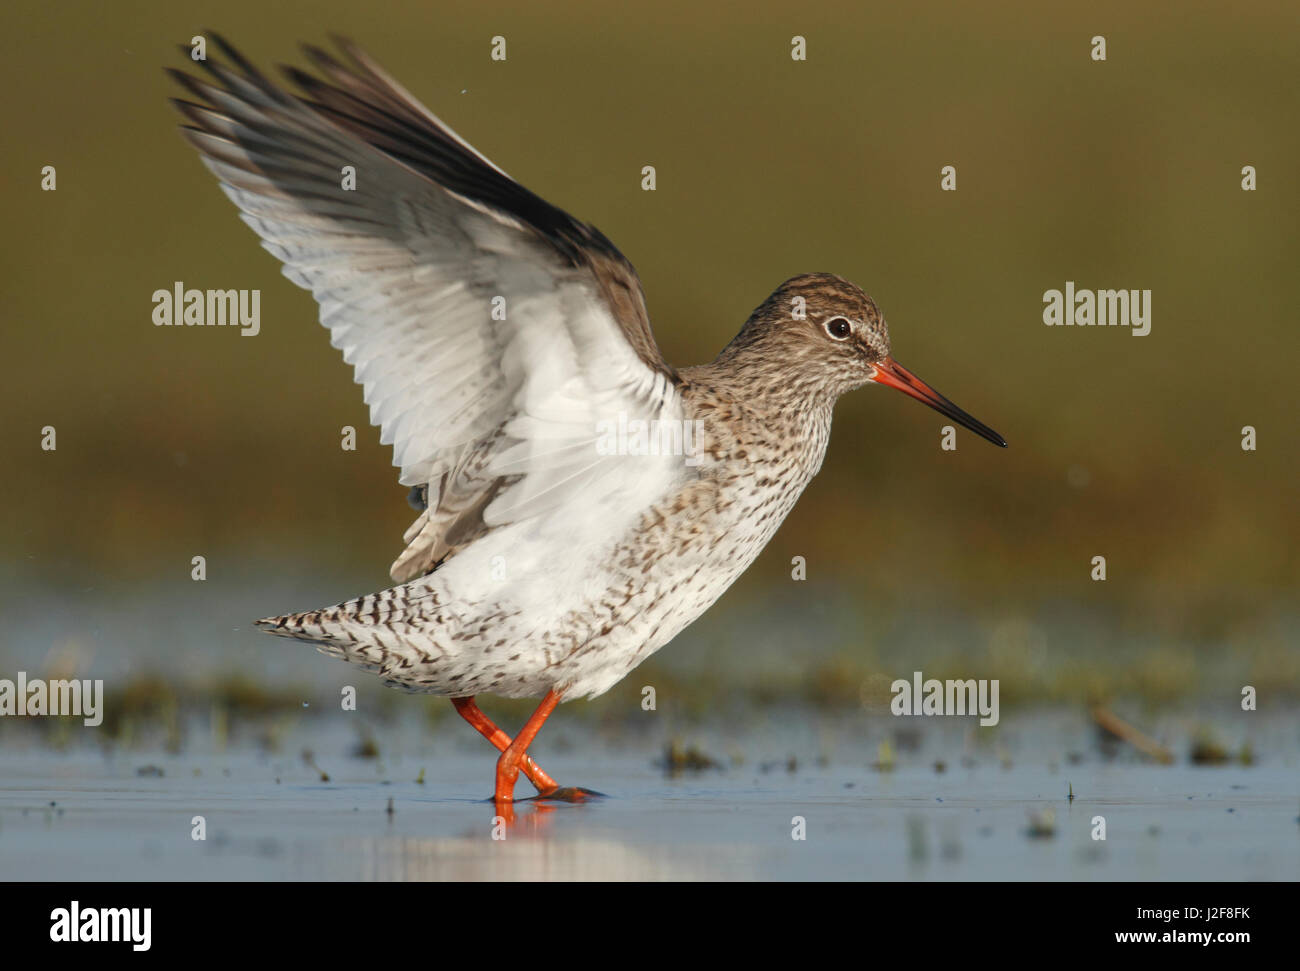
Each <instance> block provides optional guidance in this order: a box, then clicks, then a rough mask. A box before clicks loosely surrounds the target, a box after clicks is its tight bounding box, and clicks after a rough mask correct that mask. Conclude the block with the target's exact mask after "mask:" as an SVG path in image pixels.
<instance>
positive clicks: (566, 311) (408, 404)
mask: <svg viewBox="0 0 1300 971" xmlns="http://www.w3.org/2000/svg"><path fill="white" fill-rule="evenodd" d="M214 40H215V41H216V43H217V46H218V47H219V48H220V49H221V51H222V52H223V53H224V55H225V57H226V58H227V59H228V60H229V61H230V62H231V64H232V65H233V66H231V67H227V66H224V65H222V64H220V63H217V62H215V61H213V60H207V61H204V62H201V63H202V66H203V67H204V68H205V69H206V70H207V72H208V73H209V74H210V75H211V80H200V79H197V78H193V77H191V76H189V75H187V74H184V73H182V72H179V71H171V72H170V73H171V74H172V76H173V77H174V78H175V79H176V80H177V81H178V82H179V83H180V84H181V85H182V86H183V87H184V88H185V89H186V90H187V91H188V92H189V93H190V94H191V95H192V96H193V97H194V99H196V100H194V101H191V100H181V99H173V103H174V104H175V105H176V107H177V108H178V109H179V110H180V111H181V112H182V113H183V114H184V115H185V117H186V118H187V119H188V122H189V124H187V125H185V126H183V127H182V131H183V132H184V134H185V135H186V137H187V138H188V139H189V140H190V142H191V143H193V145H194V146H195V147H196V148H197V149H198V150H199V152H200V154H201V155H202V158H203V161H204V163H205V164H206V165H207V166H208V168H209V169H211V170H212V172H213V173H214V174H215V175H216V176H217V178H218V179H219V180H220V181H221V187H222V188H223V189H224V190H225V192H226V194H227V195H228V196H229V197H230V198H231V200H233V201H234V203H235V205H236V206H238V207H239V208H240V210H241V211H242V213H243V219H244V221H245V222H247V223H248V224H249V225H250V226H251V227H252V228H253V229H254V230H255V231H256V232H257V234H258V235H259V236H261V237H262V241H263V246H265V247H266V249H268V250H270V251H271V252H272V253H273V254H275V255H276V256H277V257H278V258H279V259H280V260H281V261H283V263H284V274H285V276H287V277H288V278H289V279H290V280H292V281H293V282H295V283H297V284H298V285H299V286H302V287H304V288H306V289H308V290H310V291H311V292H312V294H313V296H315V298H316V300H317V302H318V303H319V304H320V319H321V323H322V324H324V325H325V327H327V328H328V329H329V331H330V340H331V343H332V344H333V345H334V346H335V347H337V348H339V349H340V350H341V351H342V352H343V356H344V359H345V360H346V361H347V362H348V363H350V364H352V365H353V367H354V369H355V374H356V380H357V382H358V383H359V384H361V385H363V386H364V389H365V400H366V403H367V404H368V405H369V406H370V418H371V421H372V422H373V423H374V424H376V425H378V426H379V427H380V429H381V440H382V441H383V442H384V443H385V444H390V445H392V446H393V451H394V459H393V462H394V465H396V466H398V467H399V468H400V469H401V478H400V481H401V482H402V483H403V484H404V485H409V486H417V487H425V501H426V503H427V508H426V509H425V510H424V511H423V513H422V514H421V516H420V518H419V519H417V520H416V522H415V523H414V524H413V525H412V527H411V529H410V530H408V532H407V534H406V541H407V543H408V546H407V549H406V551H405V552H404V553H403V554H402V556H401V557H400V558H399V559H398V560H397V562H396V563H394V564H393V567H392V575H393V579H394V580H397V581H403V580H408V579H411V578H414V577H417V576H420V575H422V574H424V573H427V572H429V571H430V570H432V569H434V568H435V567H436V566H437V565H438V564H439V563H440V562H441V561H442V560H443V559H444V558H446V557H447V556H449V555H451V554H453V553H455V552H456V550H457V549H459V548H461V547H463V546H464V545H465V544H467V543H469V542H470V541H472V540H473V539H475V538H476V537H478V536H480V535H482V534H483V533H484V532H485V531H486V530H489V529H492V528H495V527H497V526H501V525H504V524H506V523H510V522H515V521H518V520H520V519H525V518H528V517H533V516H538V515H541V514H544V513H546V512H547V511H549V510H552V509H554V508H556V507H557V506H558V505H561V504H569V503H576V504H579V505H578V506H575V508H579V507H580V506H581V504H585V503H588V502H592V501H596V500H600V501H608V500H611V499H613V498H616V497H614V496H612V495H611V492H616V491H617V490H618V489H619V488H622V487H623V486H622V483H625V482H626V479H627V476H626V475H619V473H618V470H617V469H616V468H615V466H616V465H617V462H616V461H611V460H610V458H609V457H608V456H607V455H602V454H600V452H599V450H598V449H597V447H596V440H597V434H596V430H597V427H598V423H599V422H601V421H610V420H614V419H616V418H617V417H618V416H619V415H620V414H624V415H631V416H634V417H636V418H640V419H645V420H659V421H680V419H681V417H682V406H681V398H680V396H679V394H678V386H679V382H678V378H677V375H676V372H674V370H673V369H672V368H671V367H670V366H668V365H667V364H666V363H665V362H664V360H663V357H662V356H661V354H660V352H659V349H658V347H657V346H656V344H655V341H654V337H653V335H652V334H651V331H650V322H649V319H648V316H647V313H646V308H645V300H644V296H643V294H642V290H641V284H640V281H639V280H638V279H637V275H636V271H635V270H634V269H633V268H632V266H631V264H629V263H628V262H627V260H626V259H625V258H624V257H623V256H622V254H621V253H619V252H618V250H617V249H616V248H615V247H614V245H613V244H612V243H610V242H609V240H607V239H606V238H605V237H604V236H603V235H602V234H601V233H600V232H599V231H598V230H596V229H595V228H594V227H591V226H588V225H586V224H584V223H581V222H579V221H577V220H575V219H573V218H572V217H571V216H569V215H568V214H566V213H564V212H562V211H561V210H559V209H557V208H555V207H554V206H552V205H550V204H549V203H547V202H545V201H544V200H542V199H540V198H539V197H537V196H535V195H533V194H532V193H531V192H529V191H528V190H527V189H525V188H523V187H522V186H520V185H519V184H518V183H516V182H515V181H514V180H513V179H511V178H510V177H509V176H507V175H506V174H505V173H504V172H502V171H501V169H499V168H497V167H496V166H495V165H493V164H492V163H491V162H489V161H488V160H487V159H486V158H484V157H483V156H482V155H480V154H479V153H478V152H477V151H475V150H474V149H473V148H471V147H470V146H469V145H468V144H467V143H466V142H465V141H464V140H462V139H461V138H460V137H459V136H457V135H456V134H455V133H454V132H453V131H452V130H451V129H449V128H448V127H447V126H446V125H444V124H443V123H442V122H441V121H439V120H438V119H437V118H436V117H435V116H434V115H433V114H432V113H430V112H429V111H428V109H426V108H425V107H424V106H423V105H421V104H419V103H418V102H417V101H416V100H415V99H414V98H413V97H411V95H410V94H408V93H407V92H406V91H405V90H404V89H403V88H402V87H401V86H400V85H398V84H397V83H396V82H395V81H393V80H392V79H391V78H390V77H388V75H387V74H386V73H384V71H383V70H382V69H381V68H379V67H378V66H377V65H376V64H375V63H374V62H373V61H372V60H371V59H370V58H369V57H367V56H366V55H365V54H364V53H362V52H361V51H360V50H359V49H357V48H356V47H355V46H354V45H352V44H351V43H349V42H347V41H339V42H338V43H339V46H340V48H341V49H342V51H343V53H344V55H345V57H346V58H347V63H344V62H342V61H339V60H337V59H335V58H334V57H332V56H330V55H329V54H327V53H325V52H323V51H321V50H318V49H315V48H311V47H307V48H305V51H306V53H307V56H308V57H309V58H310V59H311V61H312V62H313V63H314V64H315V66H316V67H317V69H318V70H319V71H320V72H321V74H322V75H323V76H324V77H323V79H322V78H317V77H312V76H310V75H308V74H306V73H304V72H302V71H299V70H297V69H293V68H288V69H285V72H286V74H287V76H288V77H289V78H290V79H291V80H292V81H293V82H294V83H295V84H296V85H297V86H298V87H299V88H300V89H301V91H302V94H301V95H294V94H290V93H287V92H286V91H284V90H283V89H281V88H279V87H278V86H276V85H275V84H273V83H272V82H271V81H270V80H268V79H267V78H266V77H264V76H263V75H262V74H260V73H259V72H258V71H257V70H256V69H255V68H253V67H252V65H250V64H249V63H248V62H247V61H246V60H245V59H244V58H243V57H241V56H240V55H239V54H238V53H237V52H236V51H235V50H234V49H233V48H232V47H231V46H230V45H229V44H227V43H226V42H225V41H224V40H222V39H221V38H220V37H215V36H214ZM344 166H352V167H353V170H354V172H355V188H346V189H345V188H344V187H343V182H344V174H343V167H344ZM501 318H503V319H501Z"/></svg>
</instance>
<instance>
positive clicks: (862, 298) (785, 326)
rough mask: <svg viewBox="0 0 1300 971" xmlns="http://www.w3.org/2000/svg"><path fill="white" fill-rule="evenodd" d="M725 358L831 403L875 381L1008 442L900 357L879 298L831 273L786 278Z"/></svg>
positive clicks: (997, 441)
mask: <svg viewBox="0 0 1300 971" xmlns="http://www.w3.org/2000/svg"><path fill="white" fill-rule="evenodd" d="M755 352H757V353H755ZM724 355H727V356H729V357H731V358H732V360H733V361H735V362H736V363H740V359H748V360H747V362H746V363H748V364H750V365H751V366H752V365H753V364H754V363H756V362H759V361H762V362H764V363H766V364H767V365H768V366H770V367H771V370H772V380H774V381H780V382H783V383H785V384H786V386H787V387H786V390H788V391H790V392H792V393H794V394H809V395H811V396H813V397H814V398H816V399H819V400H823V401H829V402H834V400H835V399H836V398H838V397H839V396H840V395H842V394H844V393H845V392H848V391H852V390H853V389H855V388H860V387H862V386H863V385H864V384H867V383H868V382H875V383H876V384H883V385H886V386H887V387H891V388H896V389H898V390H899V391H902V392H903V393H904V394H907V395H910V396H911V397H913V398H916V399H917V400H918V401H923V402H924V403H925V404H927V405H929V406H930V407H931V408H933V409H935V410H936V411H938V412H939V413H940V414H942V415H945V416H946V417H948V418H951V419H952V420H953V421H955V422H957V423H958V424H960V425H962V426H964V427H965V428H968V429H970V430H971V431H973V432H975V433H976V434H977V435H980V436H982V437H983V438H986V439H988V440H989V441H990V442H993V444H995V445H1001V446H1004V447H1005V446H1006V444H1007V443H1006V442H1005V441H1004V440H1003V438H1002V436H1001V435H999V434H998V433H997V432H995V431H993V429H991V428H989V427H988V426H987V425H985V424H983V423H982V422H979V421H976V420H975V419H974V418H972V417H971V416H970V415H968V414H967V413H966V412H964V411H962V410H961V409H960V408H958V407H957V406H956V405H954V404H953V403H952V402H951V401H949V400H948V399H947V398H945V397H944V396H943V395H941V394H939V392H937V391H935V390H934V389H933V388H931V387H930V386H929V385H928V384H926V383H925V382H924V381H922V380H921V379H920V378H918V377H917V376H916V375H914V374H912V372H910V371H908V370H907V369H906V368H904V367H903V366H902V365H901V364H899V363H898V362H897V361H895V360H894V358H893V355H892V353H891V350H890V344H889V327H888V326H887V325H886V324H885V316H884V314H882V313H881V312H880V309H879V308H878V307H877V306H876V304H875V301H873V300H872V299H871V298H870V297H869V296H867V295H866V293H864V292H863V290H862V288H861V287H858V286H857V285H856V284H853V283H850V282H849V281H848V280H845V279H842V278H840V277H838V276H835V275H834V274H831V273H805V274H803V275H801V276H796V277H791V278H790V279H789V280H786V281H785V282H784V283H782V284H781V285H780V286H779V287H777V288H776V290H774V291H773V292H772V295H771V296H770V297H768V298H767V299H766V300H764V301H763V303H762V304H760V305H759V307H758V308H757V309H756V310H755V311H754V312H753V314H751V315H750V318H749V320H748V321H746V322H745V326H744V327H743V328H742V329H741V331H740V333H739V334H738V335H736V338H735V340H733V341H732V342H731V344H730V345H728V347H727V349H726V351H724Z"/></svg>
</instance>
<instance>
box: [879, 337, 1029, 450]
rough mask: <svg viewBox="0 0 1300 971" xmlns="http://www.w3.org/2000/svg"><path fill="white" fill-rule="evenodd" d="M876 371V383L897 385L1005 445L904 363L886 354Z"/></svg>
mask: <svg viewBox="0 0 1300 971" xmlns="http://www.w3.org/2000/svg"><path fill="white" fill-rule="evenodd" d="M875 368H876V373H875V375H874V376H873V377H872V378H871V380H872V381H875V382H876V384H883V385H885V386H886V387H889V388H897V389H898V390H899V391H901V392H903V394H906V395H911V396H912V397H913V398H915V399H916V400H917V401H924V402H925V403H926V404H927V405H929V406H930V407H931V408H933V409H934V410H935V411H937V412H938V413H939V414H941V415H946V416H947V417H949V418H951V419H952V420H953V421H955V422H957V424H959V425H961V426H963V427H965V428H969V429H970V430H971V431H973V432H974V433H975V434H976V435H979V436H980V437H981V438H987V439H988V440H989V441H990V442H992V443H993V444H994V445H1000V446H1002V447H1003V448H1006V447H1007V442H1006V439H1004V438H1003V437H1002V436H1001V435H999V434H998V433H997V432H995V431H994V430H993V429H992V428H989V426H988V425H986V424H984V423H983V422H981V421H976V420H975V419H974V418H972V417H971V416H970V415H968V414H966V412H964V411H962V410H961V409H960V408H958V407H957V406H956V405H954V404H953V403H952V402H951V401H949V400H948V399H947V398H945V397H944V396H943V395H941V394H939V392H938V391H935V390H934V388H932V387H930V386H929V385H928V384H926V383H925V382H924V381H922V380H921V379H920V378H918V377H917V376H916V375H915V374H913V373H912V372H911V371H909V370H908V369H907V368H905V367H903V365H901V364H899V363H898V362H897V361H895V360H894V359H893V358H892V357H887V358H885V359H884V360H883V361H881V362H880V363H879V364H877V365H875Z"/></svg>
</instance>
